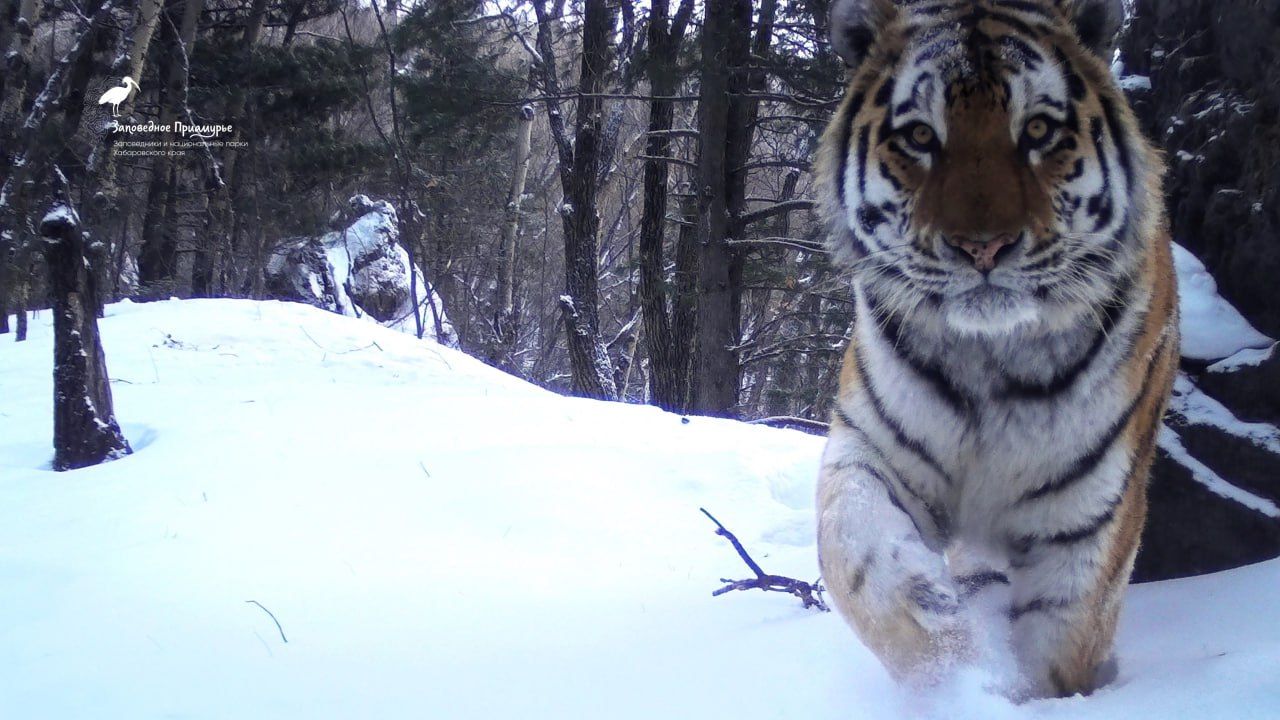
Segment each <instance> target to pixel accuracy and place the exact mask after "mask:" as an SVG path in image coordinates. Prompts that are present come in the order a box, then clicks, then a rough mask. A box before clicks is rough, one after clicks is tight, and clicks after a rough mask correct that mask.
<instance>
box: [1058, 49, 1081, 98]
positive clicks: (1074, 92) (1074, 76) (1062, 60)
mask: <svg viewBox="0 0 1280 720" xmlns="http://www.w3.org/2000/svg"><path fill="white" fill-rule="evenodd" d="M1053 54H1054V57H1056V58H1057V59H1058V63H1059V64H1061V65H1062V71H1063V74H1064V75H1065V76H1066V78H1067V90H1069V91H1070V92H1071V98H1072V99H1073V100H1083V99H1084V96H1085V92H1086V88H1085V84H1084V80H1083V79H1082V78H1081V77H1080V74H1079V73H1077V72H1076V69H1075V66H1074V65H1072V64H1071V59H1070V58H1068V57H1067V54H1066V53H1064V52H1062V48H1060V47H1057V46H1054V48H1053Z"/></svg>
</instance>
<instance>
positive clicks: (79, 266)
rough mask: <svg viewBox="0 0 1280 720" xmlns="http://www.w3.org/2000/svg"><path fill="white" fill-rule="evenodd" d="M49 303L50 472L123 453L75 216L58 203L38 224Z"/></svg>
mask: <svg viewBox="0 0 1280 720" xmlns="http://www.w3.org/2000/svg"><path fill="white" fill-rule="evenodd" d="M40 235H41V236H42V237H43V238H44V240H45V246H44V247H45V261H46V264H47V265H48V269H49V288H50V291H51V292H50V294H51V296H52V300H53V447H54V457H53V469H54V470H74V469H76V468H82V467H88V466H90V465H97V464H98V463H101V462H105V461H107V460H114V459H116V458H119V457H123V456H125V455H128V454H129V453H130V452H132V450H131V449H130V448H129V443H128V441H127V440H125V438H124V434H123V433H121V432H120V425H119V424H118V423H117V422H116V417H115V409H114V406H113V404H112V400H111V381H110V378H109V377H108V375H107V363H106V357H105V356H104V354H103V352H102V343H101V341H100V340H99V337H98V317H97V315H96V314H95V309H96V308H97V305H98V302H97V299H96V298H95V297H94V293H93V281H92V272H91V270H90V269H89V267H88V257H87V256H86V254H85V242H84V234H83V232H82V231H81V228H80V221H79V218H78V217H76V214H75V211H74V210H72V209H71V208H70V207H69V206H68V205H66V204H65V202H63V203H58V204H56V205H55V206H54V208H53V209H52V210H51V211H50V213H49V214H48V215H46V216H45V218H44V220H43V221H41V223H40Z"/></svg>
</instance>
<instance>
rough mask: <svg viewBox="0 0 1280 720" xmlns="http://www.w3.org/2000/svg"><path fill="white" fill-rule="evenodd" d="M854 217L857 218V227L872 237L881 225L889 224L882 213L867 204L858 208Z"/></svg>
mask: <svg viewBox="0 0 1280 720" xmlns="http://www.w3.org/2000/svg"><path fill="white" fill-rule="evenodd" d="M855 215H857V218H858V226H859V227H860V228H862V232H864V233H866V234H867V235H874V234H875V232H876V230H877V229H878V228H879V227H880V226H881V225H884V224H885V223H887V222H889V218H887V217H885V214H884V211H882V210H881V209H880V208H878V207H876V206H875V205H872V204H871V203H867V202H864V203H862V204H861V205H859V206H858V210H857V212H856V213H855Z"/></svg>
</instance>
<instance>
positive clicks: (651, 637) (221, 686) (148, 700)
mask: <svg viewBox="0 0 1280 720" xmlns="http://www.w3.org/2000/svg"><path fill="white" fill-rule="evenodd" d="M47 324H48V317H47V314H45V315H41V316H39V317H37V318H36V320H35V322H34V323H33V328H32V338H31V340H30V341H29V342H27V343H24V344H19V345H14V344H12V343H11V342H6V341H7V340H8V338H7V337H0V716H3V717H14V718H87V717H92V718H129V719H131V720H132V719H135V718H160V717H184V718H286V717H287V718H308V719H309V720H310V719H313V718H404V717H414V718H519V719H521V720H536V719H538V718H557V719H561V718H588V717H590V718H609V719H612V718H645V719H646V720H651V719H652V718H656V717H661V718H706V717H730V718H735V719H746V718H764V717H769V718H779V717H781V718H800V717H804V718H841V719H843V720H849V719H852V718H895V717H920V716H932V717H939V718H963V717H971V718H1039V717H1063V718H1066V717H1070V718H1122V717H1123V718H1148V717H1149V718H1170V717H1178V718H1192V717H1201V718H1210V717H1232V718H1246V717H1249V718H1275V717H1280V675H1277V673H1276V668H1277V667H1280V615H1278V614H1277V613H1276V612H1275V603H1274V594H1275V590H1276V588H1277V586H1278V583H1280V562H1270V563H1264V564H1262V565H1257V566H1253V567H1249V568H1244V569H1240V570H1236V571H1233V572H1230V573H1225V574H1221V575H1216V576H1209V577H1203V578H1196V579H1191V580H1182V581H1176V582H1169V583H1160V584H1155V585H1148V586H1141V587H1137V588H1135V589H1134V590H1133V592H1132V594H1131V596H1130V601H1129V604H1128V607H1127V610H1126V613H1125V616H1124V621H1123V627H1122V631H1121V640H1120V660H1121V674H1120V679H1119V681H1118V682H1117V683H1116V684H1115V685H1113V686H1112V687H1109V688H1106V689H1104V690H1103V691H1101V692H1099V693H1098V694H1097V695H1095V696H1094V697H1091V698H1087V699H1086V698H1073V699H1069V700H1062V701H1038V702H1033V703H1029V704H1026V705H1022V706H1013V705H1011V704H1009V703H1008V702H1007V701H1005V700H1003V699H1002V698H999V697H995V696H993V695H990V694H988V693H987V692H985V691H984V690H983V689H982V686H983V681H982V677H981V676H980V674H978V673H976V672H975V673H973V674H972V675H971V676H966V677H963V678H960V679H958V680H957V681H955V682H953V683H951V684H950V685H948V686H946V687H943V688H938V689H937V690H936V691H935V692H932V693H927V694H923V695H922V694H920V693H910V692H907V691H904V690H900V689H898V688H897V687H896V686H895V685H894V684H893V683H892V681H890V679H889V678H888V677H887V675H886V674H885V672H884V671H883V670H882V669H881V668H880V666H879V665H878V664H877V663H876V662H875V660H874V659H873V658H872V656H871V655H870V653H869V652H868V651H867V650H865V649H864V648H862V647H861V646H860V645H859V644H858V642H857V640H856V639H855V638H854V636H853V634H852V632H850V631H849V630H848V629H847V628H846V627H845V626H844V625H843V623H842V622H841V621H840V620H839V618H837V617H836V616H835V615H833V614H821V613H816V612H812V611H805V610H802V609H800V607H799V603H798V602H797V601H796V600H795V599H794V598H791V597H788V596H783V595H773V594H763V593H751V594H746V593H736V594H730V595H728V596H724V597H718V598H712V597H711V594H710V593H711V590H712V589H714V588H715V587H717V586H718V580H719V578H721V577H732V578H739V577H745V574H746V572H747V571H746V568H745V567H743V566H742V565H741V563H740V561H739V560H738V558H737V557H736V556H735V555H734V553H733V551H732V550H731V549H730V548H729V546H728V545H727V544H726V543H725V542H724V541H723V540H722V539H720V538H718V537H716V536H715V535H714V534H713V529H714V528H713V526H711V525H710V523H708V521H707V520H706V518H705V517H703V516H702V515H701V514H700V513H699V512H698V508H699V507H701V506H705V507H707V508H708V509H710V510H711V511H712V512H713V513H715V514H716V516H717V517H719V518H720V520H722V521H723V522H724V523H725V524H726V525H728V526H729V528H730V529H732V530H734V531H736V532H737V533H738V535H739V537H741V539H742V540H743V541H744V543H746V545H747V546H748V548H749V549H751V550H752V551H753V552H754V554H755V555H756V558H757V559H758V560H760V561H761V563H762V564H763V565H764V566H765V568H766V569H767V570H770V571H773V572H778V573H783V574H790V575H794V576H797V577H802V578H806V579H808V578H812V576H814V575H815V574H816V572H817V571H816V562H815V559H814V550H813V545H812V534H813V528H812V517H811V504H812V498H811V494H812V484H813V479H814V476H815V473H816V466H817V457H818V453H819V451H820V448H821V441H820V440H819V439H816V438H812V437H808V436H805V435H801V434H799V433H795V432H789V431H781V430H770V429H766V428H761V427H754V426H746V425H742V424H738V423H733V422H728V421H718V420H707V419H700V418H691V419H688V420H686V419H683V418H681V417H679V416H674V415H669V414H665V413H662V412H660V411H658V410H655V409H652V408H646V407H635V406H623V405H611V404H604V403H597V402H591V401H585V400H574V399H566V398H561V397H558V396H555V395H552V394H549V393H547V392H544V391H541V390H539V389H537V388H534V387H532V386H529V385H526V384H524V383H522V382H519V381H517V380H514V379H512V378H510V377H508V376H506V375H503V374H501V373H499V372H497V371H495V370H492V369H490V368H488V367H486V366H484V365H482V364H480V363H479V362H477V361H475V360H473V359H471V358H468V357H467V356H465V355H462V354H460V353H457V352H454V351H451V350H448V349H446V348H441V347H439V346H436V345H433V344H430V343H426V342H419V341H417V340H414V339H413V338H412V337H410V336H407V335H404V334H402V333H397V332H394V331H391V330H388V329H385V328H381V327H378V326H376V325H374V324H372V323H366V322H360V321H358V320H354V319H351V318H345V317H341V316H338V315H334V314H330V313H326V312H323V311H321V310H317V309H314V308H310V307H307V306H303V305H292V304H284V303H254V302H248V301H231V300H217V301H184V302H177V301H174V302H166V303H155V304H150V305H130V304H122V305H116V306H112V307H111V308H110V309H109V311H108V317H107V319H106V320H105V321H103V325H102V327H103V334H104V338H105V344H106V350H107V358H108V364H109V367H110V370H111V376H112V378H113V389H114V392H115V397H116V402H117V410H118V413H119V417H120V420H121V423H122V425H123V426H124V428H125V431H126V433H127V434H128V436H129V439H130V440H131V442H132V443H133V445H134V448H135V450H136V451H137V452H136V453H135V454H134V455H133V456H131V457H128V458H126V459H123V460H120V461H117V462H114V463H110V464H108V465H103V466H99V467H95V468H90V469H86V470H82V471H77V472H72V473H54V472H52V471H51V470H49V459H50V456H51V451H50V448H49V438H50V434H51V425H52V423H51V418H50V407H49V405H50V392H51V389H50V388H51V378H50V358H51V354H52V353H51V350H50V332H49V329H48V327H47ZM251 601H252V602H251ZM273 616H274V619H273ZM277 620H278V621H279V627H277V625H276V622H275V621H277ZM285 638H287V642H286V641H285Z"/></svg>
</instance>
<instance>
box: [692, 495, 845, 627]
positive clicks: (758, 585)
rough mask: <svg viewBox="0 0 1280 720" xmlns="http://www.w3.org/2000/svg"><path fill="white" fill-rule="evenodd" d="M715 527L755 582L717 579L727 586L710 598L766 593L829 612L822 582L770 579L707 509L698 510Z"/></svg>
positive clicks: (734, 536)
mask: <svg viewBox="0 0 1280 720" xmlns="http://www.w3.org/2000/svg"><path fill="white" fill-rule="evenodd" d="M698 509H699V510H701V511H702V514H703V515H706V516H707V517H708V518H710V519H711V522H713V523H715V524H716V534H717V535H719V536H720V537H722V538H724V539H726V540H728V541H729V544H730V545H732V546H733V549H734V550H736V551H738V557H740V558H742V561H743V562H745V563H746V564H747V567H749V568H751V572H753V573H755V574H756V576H755V577H754V578H750V579H747V580H730V579H728V578H720V582H722V583H726V584H725V586H724V587H722V588H720V589H719V590H715V591H714V592H712V593H711V596H712V597H718V596H720V595H724V594H725V593H727V592H731V591H733V590H764V591H766V592H784V593H788V594H790V595H795V596H796V597H798V598H800V602H802V603H804V607H806V608H817V609H818V610H821V611H822V612H830V611H831V608H829V607H827V603H826V602H825V601H823V599H822V593H823V591H824V590H825V589H826V588H824V587H822V582H821V580H815V581H814V582H812V583H807V582H805V581H803V580H796V579H794V578H789V577H783V576H782V575H770V574H768V573H766V572H765V571H764V570H762V569H761V568H760V565H759V563H757V562H756V561H755V560H753V559H752V558H751V555H750V554H749V553H748V552H747V549H746V548H744V547H742V543H741V542H739V541H738V537H737V536H736V535H734V534H733V533H731V532H729V529H728V528H726V527H725V526H724V525H722V524H721V523H720V521H719V520H717V519H716V518H715V516H714V515H712V514H711V513H709V512H707V509H706V508H698Z"/></svg>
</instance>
